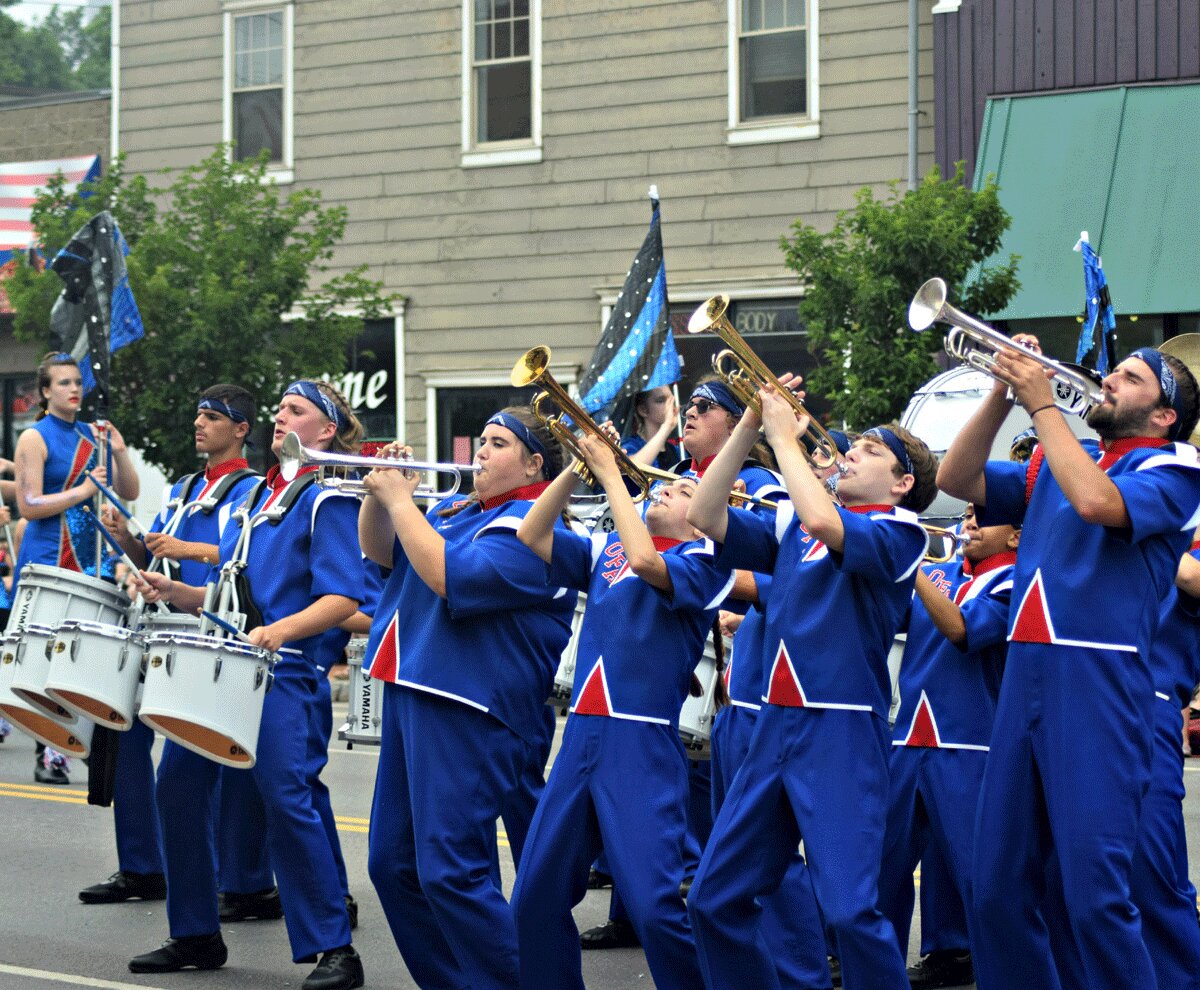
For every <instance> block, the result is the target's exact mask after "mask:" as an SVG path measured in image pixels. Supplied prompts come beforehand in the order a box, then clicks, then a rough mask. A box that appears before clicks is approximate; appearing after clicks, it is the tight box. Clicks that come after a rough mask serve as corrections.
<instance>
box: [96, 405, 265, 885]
mask: <svg viewBox="0 0 1200 990" xmlns="http://www.w3.org/2000/svg"><path fill="white" fill-rule="evenodd" d="M255 412H256V408H255V403H254V396H252V395H251V394H250V393H249V392H247V391H246V390H245V389H243V388H239V387H238V386H236V385H214V386H212V387H211V388H209V389H206V390H205V391H204V392H203V393H201V396H200V399H199V403H198V405H197V409H196V420H195V423H194V430H195V434H194V436H195V445H196V452H197V453H198V454H201V455H203V456H205V457H206V458H207V464H206V466H205V468H204V470H203V471H201V472H197V473H195V474H191V475H188V476H186V477H184V478H181V479H180V480H179V481H177V482H176V483H175V484H174V485H173V486H172V487H171V488H170V489H169V490H168V492H167V493H166V497H165V498H164V504H163V506H162V508H161V509H160V511H159V513H158V515H157V516H155V518H154V522H153V523H152V524H151V526H150V533H148V534H147V536H146V542H145V543H142V541H141V540H137V539H134V538H133V536H132V535H131V534H130V532H129V529H128V528H127V527H126V526H125V524H124V520H123V519H122V518H121V516H119V515H118V514H117V512H116V510H115V509H114V508H113V507H111V506H108V507H106V508H105V509H104V511H103V513H102V514H103V517H104V524H105V526H106V527H107V528H108V530H109V532H110V533H112V534H113V537H114V538H115V539H116V540H117V542H118V543H119V544H120V546H121V548H122V549H123V550H124V551H125V553H126V554H128V555H129V557H130V559H131V560H133V562H134V563H136V564H138V565H141V566H144V565H145V564H146V563H147V551H149V553H151V554H153V555H154V556H156V557H164V558H166V559H169V560H182V563H180V564H179V565H178V573H179V575H180V578H181V579H182V580H183V581H185V582H186V583H188V584H203V583H204V579H205V577H206V576H207V575H208V572H209V569H210V567H211V564H212V562H214V561H215V560H216V552H215V551H216V546H215V544H216V543H217V542H218V541H219V539H220V534H221V529H222V527H223V526H224V525H225V522H226V521H227V520H228V518H229V513H230V511H231V510H232V508H233V506H234V505H235V504H237V502H239V501H241V499H242V498H243V497H244V496H245V494H246V492H247V491H249V489H250V488H251V487H252V486H253V484H254V482H255V481H256V480H258V476H257V475H255V474H254V472H253V471H251V470H250V469H249V465H248V464H247V463H246V459H245V458H244V457H243V456H242V447H243V445H244V444H245V442H246V436H247V434H248V433H249V432H250V427H251V426H252V425H253V423H254V417H255ZM205 496H210V497H211V498H212V499H213V503H214V504H213V505H212V506H209V507H206V508H201V507H193V508H191V509H189V510H188V512H187V514H186V515H185V516H184V518H183V519H182V521H181V522H180V523H179V526H178V528H177V529H176V530H175V535H173V536H169V535H167V534H165V533H164V532H163V528H164V527H165V526H166V524H167V523H168V522H169V521H170V519H171V518H172V517H173V515H174V513H175V512H177V511H182V510H183V507H184V505H186V504H188V503H190V502H193V501H197V500H199V499H200V498H203V497H205ZM172 507H174V508H172ZM193 542H194V543H196V544H199V547H200V549H199V550H198V551H197V550H195V549H192V548H191V547H190V546H189V545H188V544H189V543H193ZM189 554H190V556H191V557H196V556H199V555H203V554H208V555H210V556H211V559H210V560H209V563H203V562H202V561H200V560H194V559H189ZM153 745H154V730H153V729H151V728H150V727H149V726H148V725H146V724H145V723H144V722H142V721H140V720H137V719H135V720H134V722H133V725H132V726H131V727H130V728H129V730H128V731H127V732H123V733H121V734H120V735H119V736H118V737H117V768H116V774H115V778H114V782H113V824H114V826H115V833H116V840H117V872H116V873H114V874H113V875H112V876H111V877H109V878H108V880H106V881H104V882H103V883H97V884H93V885H92V886H90V887H86V888H85V889H83V890H81V891H80V892H79V899H80V900H81V901H83V902H84V903H85V904H117V903H120V902H122V901H127V900H129V899H130V898H133V897H140V898H143V899H146V898H147V895H149V898H150V899H155V900H161V899H162V898H163V897H165V896H166V883H165V881H164V879H163V865H162V836H161V834H160V829H159V820H158V808H157V805H156V797H155V788H154V762H153V760H152V759H151V755H150V750H151V747H152V746H153ZM166 745H167V746H174V745H176V744H175V743H173V742H171V741H170V740H168V741H167V742H166ZM255 839H256V841H257V839H258V837H257V836H256V837H255Z"/></svg>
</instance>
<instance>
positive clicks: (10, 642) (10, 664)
mask: <svg viewBox="0 0 1200 990" xmlns="http://www.w3.org/2000/svg"><path fill="white" fill-rule="evenodd" d="M23 643H24V640H23V638H22V637H21V636H20V635H19V634H16V633H11V634H6V635H3V636H0V713H3V715H4V717H5V718H7V719H8V720H9V721H10V722H12V723H13V725H15V726H16V727H17V728H18V729H20V730H21V731H22V732H25V733H27V734H28V735H31V736H33V738H34V739H36V740H38V742H41V743H45V744H46V745H47V746H49V747H51V748H52V749H56V750H58V751H59V752H60V753H64V754H66V755H67V756H87V755H88V753H89V752H90V751H91V748H92V723H91V722H89V721H88V720H87V719H82V718H76V717H74V716H72V717H71V719H70V721H69V722H63V721H59V720H57V719H52V718H48V717H47V716H46V715H45V713H43V712H41V711H39V710H38V709H36V708H34V707H33V705H31V704H29V703H28V702H27V701H24V700H23V699H21V698H18V697H17V696H16V695H15V694H13V693H12V690H11V689H10V687H9V684H10V683H11V680H12V671H13V670H14V669H15V667H16V666H17V653H18V651H19V650H20V649H22V646H23ZM68 714H70V713H68Z"/></svg>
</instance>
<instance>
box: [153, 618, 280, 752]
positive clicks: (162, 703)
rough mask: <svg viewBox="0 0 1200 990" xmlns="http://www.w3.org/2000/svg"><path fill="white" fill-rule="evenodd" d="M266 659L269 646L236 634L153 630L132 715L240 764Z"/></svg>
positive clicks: (257, 719) (266, 681)
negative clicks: (234, 636) (226, 636)
mask: <svg viewBox="0 0 1200 990" xmlns="http://www.w3.org/2000/svg"><path fill="white" fill-rule="evenodd" d="M273 663H274V655H273V654H272V653H271V652H270V651H269V650H264V649H262V648H261V647H258V646H251V645H250V644H248V643H240V642H238V641H237V640H232V639H220V638H218V637H216V636H200V635H198V634H195V633H183V632H165V633H155V634H154V635H152V636H150V637H149V638H148V639H147V641H146V683H145V686H144V688H143V691H142V703H141V710H140V711H139V712H138V717H139V718H140V719H141V720H142V721H143V722H145V723H146V724H147V725H148V726H150V728H152V729H156V730H157V731H159V732H161V733H162V734H163V735H164V736H166V737H167V738H168V739H173V740H174V741H175V742H177V743H179V745H181V746H184V747H186V748H187V749H190V750H191V751H192V752H193V753H199V754H200V755H201V756H206V757H208V758H209V759H210V760H213V761H215V762H217V763H220V764H223V765H224V766H228V767H236V768H238V769H241V770H248V769H249V768H250V767H252V766H254V756H255V752H256V750H257V747H258V728H259V725H260V724H261V723H262V711H263V699H264V698H265V697H266V693H267V689H268V687H269V686H270V682H271V666H272V664H273Z"/></svg>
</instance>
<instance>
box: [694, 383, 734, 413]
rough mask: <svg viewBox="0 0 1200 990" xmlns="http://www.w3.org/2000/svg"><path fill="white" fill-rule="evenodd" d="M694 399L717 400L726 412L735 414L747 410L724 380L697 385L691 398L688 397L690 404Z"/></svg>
mask: <svg viewBox="0 0 1200 990" xmlns="http://www.w3.org/2000/svg"><path fill="white" fill-rule="evenodd" d="M692 399H707V400H708V401H709V402H715V403H716V404H717V405H718V406H720V407H721V408H722V409H724V410H725V411H726V412H731V413H733V414H734V415H735V416H740V415H741V414H742V413H744V412H745V411H746V407H745V406H743V405H742V404H741V403H740V402H738V400H737V396H735V395H734V394H733V393H732V392H731V391H729V386H728V385H726V384H725V383H724V382H704V383H703V384H702V385H697V386H696V387H695V388H694V389H692V395H691V398H689V399H688V404H689V405H690V404H691V402H692Z"/></svg>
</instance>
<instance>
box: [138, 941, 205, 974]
mask: <svg viewBox="0 0 1200 990" xmlns="http://www.w3.org/2000/svg"><path fill="white" fill-rule="evenodd" d="M228 958H229V951H228V950H227V949H226V948H225V941H224V939H222V938H221V933H220V932H219V931H216V932H213V933H212V934H211V935H188V936H186V937H184V938H169V939H167V940H166V941H165V942H163V944H162V945H161V946H159V948H157V949H155V950H154V951H153V952H147V953H145V954H144V955H140V956H134V957H133V958H132V959H130V960H129V972H131V973H174V972H177V971H178V970H181V969H185V968H186V967H188V966H194V967H195V968H196V969H220V968H221V967H222V966H224V965H225V960H226V959H228Z"/></svg>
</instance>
